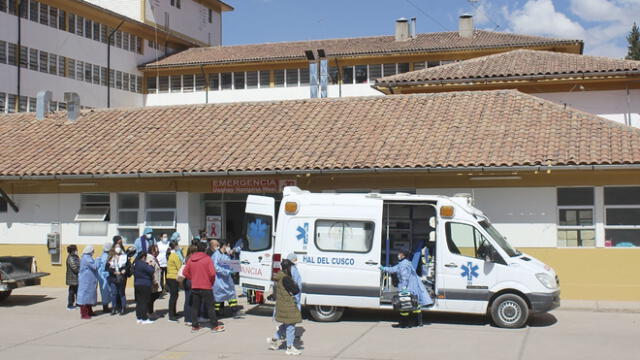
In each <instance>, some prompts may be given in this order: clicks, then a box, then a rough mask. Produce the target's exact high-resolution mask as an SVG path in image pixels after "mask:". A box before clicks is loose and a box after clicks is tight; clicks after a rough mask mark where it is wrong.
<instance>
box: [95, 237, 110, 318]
mask: <svg viewBox="0 0 640 360" xmlns="http://www.w3.org/2000/svg"><path fill="white" fill-rule="evenodd" d="M112 246H113V244H112V243H111V241H109V242H106V243H105V244H104V246H103V247H102V255H100V257H99V258H97V259H96V262H97V264H98V286H99V287H100V298H101V299H102V312H103V313H105V314H106V313H108V312H109V303H110V302H111V287H110V286H109V281H108V278H109V271H108V270H107V267H106V264H107V261H108V260H109V251H110V250H111V247H112Z"/></svg>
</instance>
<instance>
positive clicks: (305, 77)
mask: <svg viewBox="0 0 640 360" xmlns="http://www.w3.org/2000/svg"><path fill="white" fill-rule="evenodd" d="M300 85H301V86H304V85H309V68H303V69H300Z"/></svg>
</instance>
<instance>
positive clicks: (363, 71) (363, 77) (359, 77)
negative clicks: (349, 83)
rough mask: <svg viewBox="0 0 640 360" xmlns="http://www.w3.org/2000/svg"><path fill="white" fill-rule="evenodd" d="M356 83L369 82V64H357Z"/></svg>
mask: <svg viewBox="0 0 640 360" xmlns="http://www.w3.org/2000/svg"><path fill="white" fill-rule="evenodd" d="M355 80H356V84H366V83H367V80H368V79H367V65H356V67H355Z"/></svg>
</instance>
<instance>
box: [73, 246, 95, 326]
mask: <svg viewBox="0 0 640 360" xmlns="http://www.w3.org/2000/svg"><path fill="white" fill-rule="evenodd" d="M93 252H94V250H93V246H91V245H87V246H86V247H85V248H84V250H82V258H81V259H80V272H79V274H78V299H77V300H76V303H77V304H78V305H80V317H81V318H82V319H91V316H93V309H91V307H92V306H93V305H95V304H96V303H97V302H98V292H97V285H98V264H97V262H96V261H95V259H94V258H93Z"/></svg>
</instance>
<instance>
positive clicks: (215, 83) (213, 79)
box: [208, 73, 220, 91]
mask: <svg viewBox="0 0 640 360" xmlns="http://www.w3.org/2000/svg"><path fill="white" fill-rule="evenodd" d="M208 77H209V90H214V91H217V90H220V74H217V73H215V74H209V75H208Z"/></svg>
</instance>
